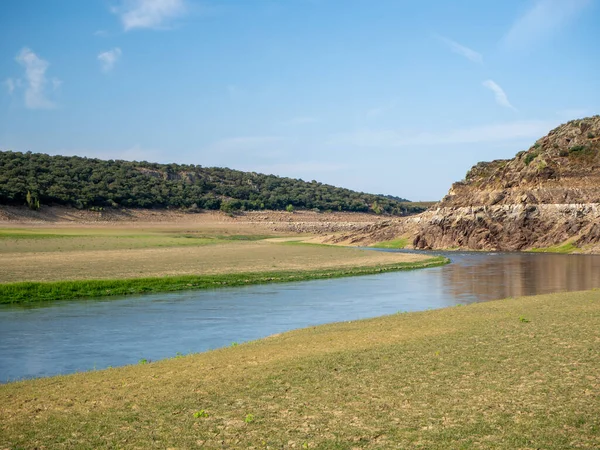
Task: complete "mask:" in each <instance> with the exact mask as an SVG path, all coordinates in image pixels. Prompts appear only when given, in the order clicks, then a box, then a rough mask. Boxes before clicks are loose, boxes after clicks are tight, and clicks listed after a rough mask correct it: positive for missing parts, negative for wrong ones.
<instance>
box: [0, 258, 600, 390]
mask: <svg viewBox="0 0 600 450" xmlns="http://www.w3.org/2000/svg"><path fill="white" fill-rule="evenodd" d="M435 254H443V255H446V256H448V257H450V258H451V260H452V264H449V265H447V266H443V267H437V268H431V269H422V270H415V271H407V272H394V273H386V274H380V275H369V276H361V277H353V278H338V279H333V280H316V281H306V282H299V283H286V284H274V285H258V286H247V287H241V288H223V289H215V290H203V291H187V292H179V293H172V294H154V295H144V296H132V297H122V298H110V299H98V300H82V301H72V300H71V301H64V302H53V303H50V304H41V305H36V306H27V307H25V306H1V307H0V382H7V381H13V380H18V379H23V378H32V377H42V376H51V375H57V374H67V373H73V372H78V371H88V370H98V369H103V368H107V367H109V366H121V365H126V364H135V363H137V362H138V361H140V360H142V359H145V360H147V361H154V360H158V359H163V358H169V357H173V356H176V355H177V354H187V353H196V352H202V351H206V350H210V349H215V348H219V347H224V346H228V345H232V344H233V343H241V342H244V341H248V340H253V339H258V338H261V337H265V336H268V335H271V334H275V333H280V332H283V331H287V330H291V329H295V328H302V327H308V326H314V325H319V324H324V323H329V322H339V321H349V320H357V319H363V318H368V317H376V316H381V315H385V314H393V313H396V312H401V311H421V310H426V309H433V308H443V307H447V306H453V305H457V304H468V303H473V302H481V301H488V300H495V299H501V298H506V297H515V296H521V295H534V294H542V293H549V292H559V291H577V290H584V289H592V288H598V287H600V256H597V255H556V254H528V253H479V252H478V253H474V252H451V253H443V252H435Z"/></svg>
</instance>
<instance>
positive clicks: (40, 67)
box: [7, 47, 60, 109]
mask: <svg viewBox="0 0 600 450" xmlns="http://www.w3.org/2000/svg"><path fill="white" fill-rule="evenodd" d="M15 60H16V61H17V62H18V63H19V64H20V65H21V66H23V67H24V68H25V81H24V83H23V82H22V81H21V80H16V81H15V80H11V82H10V83H9V84H7V86H8V88H9V90H11V89H12V91H14V90H15V88H16V87H20V86H21V84H24V85H25V106H26V107H27V108H30V109H51V108H54V107H55V106H56V105H55V104H54V102H52V101H50V100H49V99H48V98H47V96H46V85H47V83H48V80H47V79H46V70H48V66H49V65H50V64H49V63H48V61H45V60H43V59H41V58H40V57H38V56H37V55H36V54H35V53H33V52H32V51H31V50H30V49H28V48H26V47H25V48H23V49H22V50H21V51H20V52H19V54H18V55H17V57H16V58H15ZM59 85H60V80H58V79H57V78H53V79H52V86H53V88H54V89H57V88H58V87H59Z"/></svg>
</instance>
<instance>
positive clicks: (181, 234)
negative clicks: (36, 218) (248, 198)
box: [0, 227, 273, 254]
mask: <svg viewBox="0 0 600 450" xmlns="http://www.w3.org/2000/svg"><path fill="white" fill-rule="evenodd" d="M219 231H220V232H219ZM219 231H217V232H216V233H215V232H213V233H207V232H206V231H205V230H186V229H182V230H172V229H171V230H160V229H159V230H152V229H146V230H144V229H141V230H135V229H112V230H111V229H110V228H108V227H104V228H71V229H61V228H58V229H57V228H42V229H35V228H21V229H19V228H8V229H2V228H0V254H2V253H5V254H6V253H30V252H31V253H33V252H35V253H39V252H60V253H65V252H69V251H94V250H131V249H146V248H170V247H197V246H204V245H213V244H220V243H226V242H232V241H260V240H264V239H268V238H271V237H273V235H266V234H223V233H222V231H223V230H219Z"/></svg>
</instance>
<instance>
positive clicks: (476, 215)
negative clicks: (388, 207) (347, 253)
mask: <svg viewBox="0 0 600 450" xmlns="http://www.w3.org/2000/svg"><path fill="white" fill-rule="evenodd" d="M400 236H401V237H403V238H405V239H407V240H408V241H409V242H412V245H413V246H414V247H415V248H419V249H444V248H455V249H456V248H463V249H471V250H505V251H513V250H536V249H544V250H548V251H561V252H570V251H580V252H597V251H600V116H594V117H589V118H585V119H580V120H573V121H570V122H568V123H566V124H563V125H561V126H559V127H557V128H555V129H554V130H552V131H550V132H549V133H548V135H547V136H544V137H542V138H541V139H538V140H537V141H536V142H535V143H534V145H532V146H531V147H530V148H529V149H528V150H526V151H522V152H519V153H517V155H516V156H515V157H514V158H512V159H508V160H496V161H492V162H480V163H478V164H476V165H475V166H474V167H473V168H471V170H469V171H468V172H467V175H466V177H465V179H464V180H462V181H459V182H457V183H454V184H453V185H452V187H451V189H450V191H449V192H448V195H446V197H444V198H443V199H442V201H441V202H439V203H438V204H437V205H435V206H434V207H432V208H431V209H430V210H429V211H427V212H425V213H423V214H421V215H420V216H416V217H414V218H407V219H405V220H398V221H388V222H385V223H379V224H375V225H371V226H369V227H366V228H364V229H363V230H361V231H359V232H357V233H353V234H350V235H346V236H342V237H338V238H337V240H340V241H345V242H349V243H361V244H367V243H372V242H378V241H382V240H390V239H394V238H397V237H400Z"/></svg>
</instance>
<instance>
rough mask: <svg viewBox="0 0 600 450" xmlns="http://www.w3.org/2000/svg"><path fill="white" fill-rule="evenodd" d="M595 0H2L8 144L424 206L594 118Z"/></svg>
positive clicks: (3, 128)
mask: <svg viewBox="0 0 600 450" xmlns="http://www.w3.org/2000/svg"><path fill="white" fill-rule="evenodd" d="M599 42H600V0H530V1H523V0H520V1H517V0H504V1H502V2H482V1H476V0H470V1H466V0H463V1H459V0H456V1H452V2H449V1H447V0H421V1H419V2H414V1H410V2H409V1H402V0H389V1H387V0H378V1H367V0H277V1H276V0H228V1H225V0H207V1H203V0H86V1H81V0H53V1H47V0H3V1H2V2H0V82H1V83H2V86H1V88H2V89H1V91H0V149H2V150H15V151H32V152H43V153H50V154H64V155H82V156H93V157H100V158H106V159H129V160H133V159H135V160H148V161H158V162H180V163H193V164H200V165H203V166H226V167H231V168H235V169H241V170H253V171H258V172H265V173H273V174H276V175H281V176H291V177H295V178H302V179H304V180H309V181H310V180H313V179H316V180H318V181H322V182H326V183H331V184H335V185H338V186H344V187H348V188H352V189H357V190H362V191H366V192H373V193H384V194H392V195H398V196H402V197H406V198H409V199H412V200H435V199H439V198H441V197H442V196H443V195H445V193H446V192H447V190H448V189H449V187H450V184H451V183H452V182H453V181H457V180H460V179H462V178H463V177H464V175H465V173H466V171H467V170H468V169H469V168H470V167H471V166H472V165H473V164H475V163H477V162H478V161H485V160H492V159H498V158H509V157H512V156H513V155H514V154H515V153H517V152H518V151H520V150H523V149H527V148H528V147H529V146H530V145H531V144H532V143H533V142H534V141H535V140H536V139H537V138H539V137H541V136H543V135H545V134H546V133H547V132H548V131H549V130H550V129H552V128H553V127H555V126H557V125H559V124H560V123H563V122H565V121H567V120H570V119H575V118H580V117H584V116H589V115H593V114H598V113H600V58H598V43H599Z"/></svg>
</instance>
